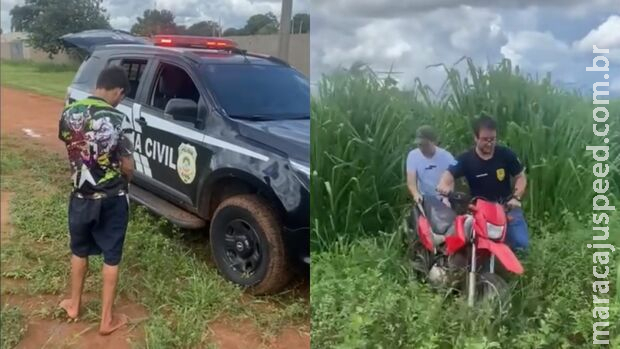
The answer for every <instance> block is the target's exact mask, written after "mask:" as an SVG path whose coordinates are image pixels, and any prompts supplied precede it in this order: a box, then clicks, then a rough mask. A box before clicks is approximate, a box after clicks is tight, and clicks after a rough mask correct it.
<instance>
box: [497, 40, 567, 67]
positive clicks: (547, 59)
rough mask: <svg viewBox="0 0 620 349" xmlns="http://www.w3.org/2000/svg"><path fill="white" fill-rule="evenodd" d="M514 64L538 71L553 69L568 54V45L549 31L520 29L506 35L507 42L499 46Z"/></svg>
mask: <svg viewBox="0 0 620 349" xmlns="http://www.w3.org/2000/svg"><path fill="white" fill-rule="evenodd" d="M500 52H501V53H502V55H504V57H506V58H508V59H510V60H511V61H512V63H513V64H514V65H519V66H520V67H521V68H524V69H527V70H534V71H540V72H548V71H553V70H555V68H556V67H557V66H558V65H560V64H561V63H562V61H563V60H565V59H567V58H568V57H567V55H570V54H571V53H570V50H569V46H568V45H567V44H566V43H564V42H562V41H559V40H557V39H556V38H555V37H554V36H553V34H551V33H550V32H544V33H542V32H537V31H522V32H517V33H512V34H509V35H508V43H507V44H506V45H504V46H502V47H501V48H500Z"/></svg>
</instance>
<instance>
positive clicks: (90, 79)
mask: <svg viewBox="0 0 620 349" xmlns="http://www.w3.org/2000/svg"><path fill="white" fill-rule="evenodd" d="M100 64H101V60H100V59H99V57H97V56H90V57H88V59H86V60H85V61H84V62H82V64H81V65H80V68H79V69H78V71H77V72H76V73H75V77H74V78H73V83H74V84H83V85H88V86H89V87H91V88H94V87H95V84H96V83H97V77H98V76H99V71H100V69H99V66H100Z"/></svg>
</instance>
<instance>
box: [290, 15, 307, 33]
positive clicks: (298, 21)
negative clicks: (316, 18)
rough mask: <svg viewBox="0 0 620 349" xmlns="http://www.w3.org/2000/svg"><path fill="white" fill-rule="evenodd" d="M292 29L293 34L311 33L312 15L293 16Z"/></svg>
mask: <svg viewBox="0 0 620 349" xmlns="http://www.w3.org/2000/svg"><path fill="white" fill-rule="evenodd" d="M291 29H292V31H293V33H308V32H310V15H309V14H307V13H298V14H296V15H295V16H293V21H292V22H291Z"/></svg>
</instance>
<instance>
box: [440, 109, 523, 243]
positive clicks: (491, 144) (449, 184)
mask: <svg viewBox="0 0 620 349" xmlns="http://www.w3.org/2000/svg"><path fill="white" fill-rule="evenodd" d="M496 137H497V125H496V123H495V120H493V119H492V118H490V117H488V116H483V117H480V118H479V119H478V120H476V122H475V125H474V141H475V147H474V148H473V149H471V150H469V151H467V152H465V153H463V154H461V155H459V156H458V157H457V159H456V161H457V164H456V165H453V166H450V167H449V168H448V170H447V171H445V172H444V173H443V175H442V178H441V180H440V181H439V184H438V185H437V191H438V192H439V193H441V194H443V195H447V194H448V193H450V192H451V191H452V190H453V189H454V179H455V178H459V177H463V176H464V177H465V178H466V179H467V183H468V184H469V189H470V191H471V195H472V196H479V197H483V198H486V199H487V200H490V201H495V202H505V201H506V200H507V199H508V198H509V197H511V195H512V197H511V198H510V200H508V202H507V203H506V204H507V206H508V207H509V209H510V211H509V212H508V215H509V216H511V217H512V220H511V221H510V222H508V231H507V234H506V243H507V244H508V245H509V246H510V248H511V249H512V250H513V251H516V250H527V248H528V229H527V223H526V222H525V218H524V217H523V210H522V209H521V198H522V196H523V193H524V192H525V187H526V185H527V181H526V178H525V171H524V168H523V165H521V163H520V162H519V160H518V158H517V156H516V155H515V153H514V152H513V151H512V150H510V149H509V148H507V147H503V146H499V145H496V144H495V143H496V140H497V139H496ZM511 177H512V178H514V179H515V186H514V191H513V190H512V188H511V186H510V179H511Z"/></svg>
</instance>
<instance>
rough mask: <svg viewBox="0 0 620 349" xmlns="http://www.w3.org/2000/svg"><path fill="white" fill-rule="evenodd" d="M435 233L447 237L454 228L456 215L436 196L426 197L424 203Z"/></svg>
mask: <svg viewBox="0 0 620 349" xmlns="http://www.w3.org/2000/svg"><path fill="white" fill-rule="evenodd" d="M422 207H423V208H424V212H425V213H426V216H427V218H428V220H429V223H430V225H431V229H432V230H433V233H435V234H437V235H445V234H446V233H448V231H453V230H454V229H450V228H451V227H453V226H454V220H455V219H456V213H455V212H454V211H453V210H452V209H451V208H450V207H448V206H446V205H445V204H444V203H443V202H441V200H439V198H437V197H435V196H425V197H424V201H423V203H422ZM448 235H450V234H448Z"/></svg>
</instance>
